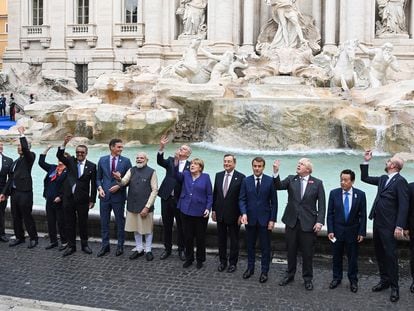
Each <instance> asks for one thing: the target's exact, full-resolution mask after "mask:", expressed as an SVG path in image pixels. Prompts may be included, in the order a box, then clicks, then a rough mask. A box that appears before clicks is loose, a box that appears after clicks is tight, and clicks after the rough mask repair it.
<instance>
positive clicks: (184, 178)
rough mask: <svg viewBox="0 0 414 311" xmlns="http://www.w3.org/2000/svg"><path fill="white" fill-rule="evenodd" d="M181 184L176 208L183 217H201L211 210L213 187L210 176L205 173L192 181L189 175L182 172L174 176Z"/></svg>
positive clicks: (185, 171)
mask: <svg viewBox="0 0 414 311" xmlns="http://www.w3.org/2000/svg"><path fill="white" fill-rule="evenodd" d="M176 177H177V180H178V181H179V182H181V183H182V191H181V194H180V199H179V200H178V205H177V207H178V208H179V209H180V211H181V212H182V213H183V214H185V215H190V216H196V217H202V216H203V213H204V211H205V210H206V209H208V210H211V206H212V205H213V189H212V188H213V187H212V186H211V181H210V176H209V175H208V174H206V173H201V175H200V176H199V177H198V178H197V179H196V180H193V178H192V176H191V173H190V172H189V171H188V170H184V171H183V172H182V173H178V174H177V175H176Z"/></svg>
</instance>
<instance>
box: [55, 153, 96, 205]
mask: <svg viewBox="0 0 414 311" xmlns="http://www.w3.org/2000/svg"><path fill="white" fill-rule="evenodd" d="M56 156H57V158H58V159H59V161H61V162H62V163H63V164H65V165H66V168H67V170H68V175H67V177H66V180H65V184H64V186H63V195H64V198H66V199H68V198H71V197H72V195H73V199H74V200H75V201H77V202H81V203H95V201H96V165H95V164H94V163H92V162H91V161H88V160H86V161H85V167H84V171H83V175H82V176H80V177H79V178H78V167H77V164H78V160H77V159H76V158H75V157H73V156H72V157H65V149H62V148H60V147H59V148H58V151H57V153H56ZM74 185H76V187H75V193H72V189H73V186H74Z"/></svg>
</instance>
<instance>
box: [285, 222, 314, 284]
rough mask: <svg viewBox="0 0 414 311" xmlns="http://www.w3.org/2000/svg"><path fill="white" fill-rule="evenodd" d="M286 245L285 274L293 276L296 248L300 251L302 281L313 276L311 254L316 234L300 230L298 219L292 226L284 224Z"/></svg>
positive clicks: (308, 279) (295, 263) (295, 264)
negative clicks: (286, 266)
mask: <svg viewBox="0 0 414 311" xmlns="http://www.w3.org/2000/svg"><path fill="white" fill-rule="evenodd" d="M285 236H286V245H287V253H288V269H287V276H288V277H294V276H295V273H296V266H297V255H298V250H300V251H301V253H302V277H303V279H304V281H305V282H306V281H311V280H312V278H313V254H314V248H315V241H316V234H315V233H314V232H313V231H312V232H305V231H303V230H302V227H301V225H300V222H299V220H298V221H297V223H296V225H295V226H294V227H293V228H290V227H288V226H286V234H285Z"/></svg>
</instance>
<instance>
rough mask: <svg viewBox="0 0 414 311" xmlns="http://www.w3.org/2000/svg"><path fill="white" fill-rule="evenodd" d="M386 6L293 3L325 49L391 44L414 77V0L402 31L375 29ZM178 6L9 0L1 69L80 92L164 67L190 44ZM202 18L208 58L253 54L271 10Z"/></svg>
mask: <svg viewBox="0 0 414 311" xmlns="http://www.w3.org/2000/svg"><path fill="white" fill-rule="evenodd" d="M384 2H385V4H384ZM386 2H388V1H378V0H363V1H361V0H297V1H296V5H297V7H298V9H299V10H300V11H301V12H302V13H304V14H307V15H310V16H312V17H313V18H314V20H315V25H316V27H317V28H318V29H319V30H320V33H321V35H322V42H321V46H322V47H325V49H326V48H329V47H330V46H337V45H338V44H340V43H342V42H344V41H346V40H349V39H358V40H359V42H361V43H363V44H364V45H366V46H372V47H379V46H382V45H383V44H384V43H385V42H391V43H392V44H393V45H394V55H395V56H396V57H397V58H398V59H399V60H400V65H401V68H403V70H402V72H400V73H399V76H398V77H399V78H400V79H409V78H413V72H414V39H413V34H414V4H413V2H414V1H413V0H406V1H405V2H404V3H403V7H402V10H403V11H404V15H405V21H404V23H405V24H406V25H405V28H404V27H402V26H401V27H400V28H402V29H404V31H402V32H403V33H393V32H392V31H388V30H387V28H384V26H383V28H380V26H381V25H387V24H386V21H384V5H386ZM39 6H41V7H42V10H39ZM180 6H182V3H181V1H180V0H105V1H99V0H66V1H65V0H9V6H8V11H9V20H10V21H12V23H10V25H9V40H8V48H7V51H6V53H5V55H4V67H5V68H7V67H9V66H13V65H16V64H22V63H23V64H26V66H41V67H42V71H43V72H44V73H47V74H56V75H63V76H65V77H69V78H76V79H77V81H78V84H79V83H80V84H82V83H83V84H84V86H83V90H85V89H86V87H87V86H88V85H89V86H90V85H92V84H93V83H94V81H95V80H96V78H97V77H98V76H99V75H101V74H103V73H108V72H111V71H115V70H122V69H123V68H125V67H126V66H128V65H130V64H137V63H138V64H139V65H142V66H148V67H150V68H152V69H155V68H158V67H160V66H165V65H167V64H171V63H172V62H174V61H176V60H177V59H178V58H180V57H181V55H182V53H183V49H184V48H185V47H187V46H188V43H189V40H190V38H189V37H188V36H182V34H183V33H185V31H186V29H185V27H188V26H185V24H183V20H182V17H180V16H179V14H178V13H177V9H178V8H179V7H180ZM135 8H136V10H135ZM392 9H393V8H391V11H392ZM397 10H398V14H399V15H401V12H402V11H401V9H400V8H397ZM205 14H206V16H205V21H206V23H205V25H206V26H205V25H204V24H203V29H202V30H203V31H206V38H205V39H204V40H203V42H202V46H204V47H207V49H208V50H209V51H210V52H213V53H224V52H225V51H226V50H229V49H234V50H238V51H244V52H253V51H254V47H255V45H256V43H257V37H258V35H259V33H260V29H261V27H262V26H263V25H264V24H265V23H266V21H267V20H269V19H270V18H271V9H270V7H269V6H268V5H266V3H265V0H208V1H207V7H206V9H205ZM399 20H401V18H399ZM200 24H201V23H200ZM198 26H200V25H198ZM379 29H381V31H378V30H379ZM384 29H385V30H384ZM405 30H406V33H405ZM187 32H189V31H187ZM361 55H362V53H361ZM82 79H84V80H83V81H82Z"/></svg>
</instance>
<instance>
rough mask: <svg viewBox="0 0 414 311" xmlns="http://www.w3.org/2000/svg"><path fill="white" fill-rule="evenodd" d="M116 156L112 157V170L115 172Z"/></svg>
mask: <svg viewBox="0 0 414 311" xmlns="http://www.w3.org/2000/svg"><path fill="white" fill-rule="evenodd" d="M115 159H116V158H115V157H112V164H111V172H115Z"/></svg>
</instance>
